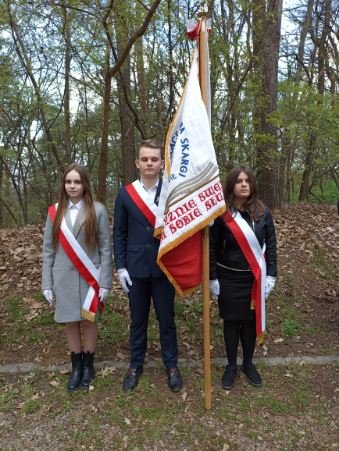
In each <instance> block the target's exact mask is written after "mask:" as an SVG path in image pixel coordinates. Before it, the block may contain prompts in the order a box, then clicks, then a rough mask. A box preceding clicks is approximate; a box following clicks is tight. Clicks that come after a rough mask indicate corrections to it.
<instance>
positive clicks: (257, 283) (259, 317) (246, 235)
mask: <svg viewBox="0 0 339 451" xmlns="http://www.w3.org/2000/svg"><path fill="white" fill-rule="evenodd" d="M222 217H223V220H224V221H225V223H226V225H227V227H228V228H229V229H230V230H231V232H232V234H233V236H234V238H235V239H236V241H237V243H238V245H239V247H240V249H241V250H242V253H243V254H244V256H245V258H246V260H247V262H248V264H249V267H250V268H251V271H252V273H253V276H254V283H253V286H252V293H251V298H252V301H251V308H253V309H255V319H256V335H257V340H258V342H259V343H262V342H263V340H264V338H265V334H266V314H265V283H266V261H265V255H264V250H263V249H262V248H261V246H260V244H259V241H258V239H257V237H256V236H255V233H254V231H253V230H252V229H251V227H250V226H249V224H248V223H247V222H246V221H245V219H243V217H242V216H241V214H240V213H239V212H237V213H236V215H235V216H232V214H231V213H230V212H229V211H227V212H226V213H224V214H223V216H222Z"/></svg>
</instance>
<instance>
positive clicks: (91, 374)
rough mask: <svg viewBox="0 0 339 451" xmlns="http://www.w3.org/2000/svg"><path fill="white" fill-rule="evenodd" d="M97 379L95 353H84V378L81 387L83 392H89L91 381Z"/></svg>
mask: <svg viewBox="0 0 339 451" xmlns="http://www.w3.org/2000/svg"><path fill="white" fill-rule="evenodd" d="M94 378H95V369H94V352H90V351H87V352H83V353H82V378H81V381H80V387H79V388H81V389H82V390H88V389H89V386H90V384H91V380H92V379H94Z"/></svg>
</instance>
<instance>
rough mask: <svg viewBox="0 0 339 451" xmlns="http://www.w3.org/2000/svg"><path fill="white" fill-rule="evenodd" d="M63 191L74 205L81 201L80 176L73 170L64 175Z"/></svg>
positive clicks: (82, 192)
mask: <svg viewBox="0 0 339 451" xmlns="http://www.w3.org/2000/svg"><path fill="white" fill-rule="evenodd" d="M65 191H66V194H67V196H68V198H69V200H70V201H71V202H73V203H74V204H76V203H77V202H79V200H81V199H82V197H83V194H84V186H83V184H82V182H81V177H80V174H79V173H78V172H77V171H75V170H74V169H73V170H72V171H70V172H69V173H68V174H66V177H65Z"/></svg>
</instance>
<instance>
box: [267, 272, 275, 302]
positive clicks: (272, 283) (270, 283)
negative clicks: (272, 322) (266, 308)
mask: <svg viewBox="0 0 339 451" xmlns="http://www.w3.org/2000/svg"><path fill="white" fill-rule="evenodd" d="M275 280H276V279H275V277H272V276H266V284H265V299H267V298H268V296H269V295H270V294H271V291H272V290H273V288H274V286H275Z"/></svg>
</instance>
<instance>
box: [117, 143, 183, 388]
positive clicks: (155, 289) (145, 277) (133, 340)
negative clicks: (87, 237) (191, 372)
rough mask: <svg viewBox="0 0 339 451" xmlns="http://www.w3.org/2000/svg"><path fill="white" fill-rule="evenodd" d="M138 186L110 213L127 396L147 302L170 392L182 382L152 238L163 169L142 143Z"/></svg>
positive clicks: (135, 376)
mask: <svg viewBox="0 0 339 451" xmlns="http://www.w3.org/2000/svg"><path fill="white" fill-rule="evenodd" d="M135 164H136V167H137V168H138V169H139V173H140V180H136V181H135V182H133V183H131V184H129V185H126V186H125V187H123V188H121V189H120V191H119V193H118V196H117V199H116V203H115V209H114V227H113V242H114V258H115V265H116V269H117V272H118V277H119V281H120V285H121V287H122V289H123V291H124V292H125V293H127V294H128V299H129V307H130V312H131V324H130V341H129V344H130V353H131V357H130V367H129V369H128V372H127V375H126V376H125V378H124V381H123V390H124V391H131V390H133V389H134V388H135V387H136V386H137V384H138V380H139V377H140V375H141V374H142V372H143V364H144V360H145V354H146V349H147V325H148V316H149V311H150V305H151V299H153V305H154V308H155V312H156V316H157V319H158V322H159V330H160V345H161V354H162V359H163V362H164V365H165V367H166V371H167V375H168V385H169V387H170V389H171V390H172V391H174V392H178V391H180V390H181V388H182V385H183V382H182V378H181V375H180V372H179V369H178V367H177V361H178V346H177V334H176V326H175V321H174V296H175V291H174V288H173V286H172V285H171V284H170V282H169V281H168V279H167V277H166V276H165V274H164V273H163V272H162V271H161V269H160V268H159V266H158V265H157V261H156V260H157V253H158V248H159V240H158V239H157V238H154V237H153V232H154V226H155V218H156V216H157V204H158V199H159V195H160V190H161V184H162V181H161V178H160V172H161V170H162V169H163V167H164V160H163V158H162V146H161V144H160V143H159V142H158V141H156V140H154V139H150V140H144V141H142V142H141V144H140V147H139V155H138V158H137V159H136V160H135Z"/></svg>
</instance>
